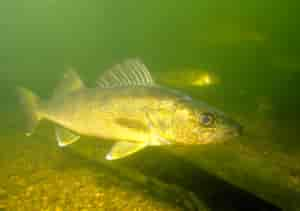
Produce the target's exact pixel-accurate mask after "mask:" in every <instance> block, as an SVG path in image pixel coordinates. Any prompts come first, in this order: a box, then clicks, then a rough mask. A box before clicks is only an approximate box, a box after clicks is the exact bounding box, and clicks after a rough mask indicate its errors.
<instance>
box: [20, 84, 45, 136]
mask: <svg viewBox="0 0 300 211" xmlns="http://www.w3.org/2000/svg"><path fill="white" fill-rule="evenodd" d="M17 94H18V96H19V99H20V103H21V106H22V107H23V109H24V112H25V115H26V121H27V129H26V135H27V136H30V135H31V134H32V133H33V132H34V129H35V128H36V127H37V125H38V123H39V121H40V120H41V119H42V115H41V113H40V112H39V106H40V98H39V97H38V96H37V95H35V94H34V93H33V92H32V91H30V90H29V89H26V88H23V87H17Z"/></svg>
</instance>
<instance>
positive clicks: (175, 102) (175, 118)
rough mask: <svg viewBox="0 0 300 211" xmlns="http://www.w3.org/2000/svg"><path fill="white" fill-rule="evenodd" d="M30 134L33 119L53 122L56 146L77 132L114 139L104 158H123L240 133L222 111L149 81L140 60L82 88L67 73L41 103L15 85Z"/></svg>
mask: <svg viewBox="0 0 300 211" xmlns="http://www.w3.org/2000/svg"><path fill="white" fill-rule="evenodd" d="M18 90H19V93H20V99H21V102H22V104H23V105H24V107H25V110H26V111H27V114H28V119H29V130H28V133H27V135H31V134H32V132H33V130H34V128H35V127H36V126H37V124H38V122H39V121H40V120H42V119H47V120H49V121H51V122H54V123H55V124H56V126H55V133H56V139H57V142H58V145H59V146H61V147H64V146H67V145H69V144H72V143H74V142H76V141H77V140H78V139H79V138H80V136H81V135H84V136H93V137H98V138H101V140H103V139H109V140H115V141H116V143H115V144H114V145H113V147H112V149H111V150H110V152H109V153H108V154H107V155H106V159H107V160H114V159H119V158H123V157H125V156H128V155H130V154H132V153H135V152H137V151H139V150H141V149H143V148H145V147H147V146H154V145H169V144H182V145H188V144H207V143H212V142H216V141H219V140H224V139H227V138H228V137H232V136H236V135H239V134H240V132H241V126H240V125H239V124H238V123H236V122H235V121H233V120H231V119H230V118H228V117H226V116H225V115H224V114H223V113H222V112H220V111H218V110H216V109H214V108H212V107H210V106H208V105H206V104H205V103H203V102H200V101H196V100H193V99H192V98H191V97H189V96H187V95H185V94H182V93H180V92H178V91H175V90H172V89H168V88H165V87H161V86H159V85H158V84H156V83H155V82H154V80H153V79H152V77H151V75H150V73H149V71H148V69H147V67H146V66H145V65H144V64H143V63H142V62H141V61H140V60H139V59H127V60H125V61H124V62H123V63H121V64H117V65H114V66H113V67H112V68H111V69H109V70H107V71H106V72H104V74H102V76H101V77H100V78H99V79H98V80H97V86H96V87H94V88H87V87H86V86H85V85H84V84H83V82H82V81H81V80H80V78H79V77H78V75H77V74H76V73H75V71H68V72H67V73H66V74H65V75H64V79H63V80H62V81H61V82H60V84H59V86H58V87H57V89H56V90H55V91H54V94H53V97H52V98H50V99H49V100H48V101H42V100H40V99H39V97H37V96H36V95H34V94H33V93H32V92H31V91H29V90H27V89H25V88H18Z"/></svg>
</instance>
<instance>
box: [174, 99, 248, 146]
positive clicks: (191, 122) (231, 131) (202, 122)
mask: <svg viewBox="0 0 300 211" xmlns="http://www.w3.org/2000/svg"><path fill="white" fill-rule="evenodd" d="M175 116H176V117H175V119H177V120H176V121H175V122H177V129H176V131H178V133H177V138H176V140H178V142H181V143H182V144H209V143H216V142H222V141H225V140H228V139H232V138H234V137H237V136H240V135H241V134H242V126H241V125H240V124H239V123H238V122H236V121H235V120H233V119H232V118H230V117H228V116H227V115H225V114H224V113H223V112H221V111H219V110H217V109H215V108H212V107H211V106H208V105H206V104H204V103H201V102H196V103H195V102H193V103H192V104H188V105H185V106H182V107H181V108H180V109H179V110H178V111H177V112H176V114H175ZM182 116H185V118H182Z"/></svg>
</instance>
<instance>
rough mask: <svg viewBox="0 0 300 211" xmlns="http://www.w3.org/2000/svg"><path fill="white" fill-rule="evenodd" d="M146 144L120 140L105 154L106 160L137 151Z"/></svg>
mask: <svg viewBox="0 0 300 211" xmlns="http://www.w3.org/2000/svg"><path fill="white" fill-rule="evenodd" d="M146 146H147V144H145V143H133V142H127V141H121V142H118V143H116V144H115V145H114V146H113V147H112V148H111V150H110V152H109V153H108V154H107V155H106V157H105V158H106V160H116V159H120V158H123V157H126V156H128V155H131V154H133V153H135V152H137V151H140V150H142V149H143V148H145V147H146Z"/></svg>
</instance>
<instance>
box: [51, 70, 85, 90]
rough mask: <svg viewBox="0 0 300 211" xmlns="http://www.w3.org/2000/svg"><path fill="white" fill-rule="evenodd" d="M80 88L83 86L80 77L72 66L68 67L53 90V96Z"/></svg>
mask: <svg viewBox="0 0 300 211" xmlns="http://www.w3.org/2000/svg"><path fill="white" fill-rule="evenodd" d="M82 88H84V84H83V82H82V81H81V79H80V77H79V76H78V74H77V73H76V71H75V70H74V69H73V68H69V69H68V70H67V71H66V72H65V74H64V76H63V79H62V80H61V81H60V82H59V84H58V86H57V87H56V89H55V90H54V93H53V96H57V95H60V96H61V95H65V94H68V93H71V92H74V91H76V90H79V89H82Z"/></svg>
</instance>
